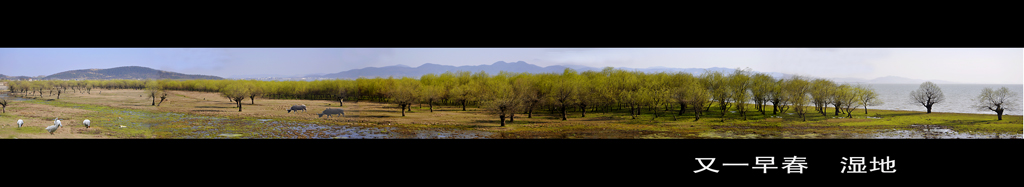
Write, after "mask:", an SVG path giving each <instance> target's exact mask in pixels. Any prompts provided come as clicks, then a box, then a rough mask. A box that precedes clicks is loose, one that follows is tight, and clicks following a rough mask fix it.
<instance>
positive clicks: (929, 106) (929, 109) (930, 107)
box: [924, 105, 932, 114]
mask: <svg viewBox="0 0 1024 187" xmlns="http://www.w3.org/2000/svg"><path fill="white" fill-rule="evenodd" d="M924 107H925V108H928V114H931V113H932V106H931V105H928V106H924Z"/></svg>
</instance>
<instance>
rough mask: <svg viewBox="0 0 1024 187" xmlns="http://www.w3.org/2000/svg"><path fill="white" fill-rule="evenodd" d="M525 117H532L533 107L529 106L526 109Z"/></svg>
mask: <svg viewBox="0 0 1024 187" xmlns="http://www.w3.org/2000/svg"><path fill="white" fill-rule="evenodd" d="M526 118H533V107H530V109H528V110H526Z"/></svg>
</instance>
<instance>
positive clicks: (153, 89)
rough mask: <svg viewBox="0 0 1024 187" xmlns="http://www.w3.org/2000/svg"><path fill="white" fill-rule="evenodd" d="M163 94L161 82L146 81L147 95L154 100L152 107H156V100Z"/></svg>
mask: <svg viewBox="0 0 1024 187" xmlns="http://www.w3.org/2000/svg"><path fill="white" fill-rule="evenodd" d="M162 92H163V87H161V86H160V83H159V82H157V81H152V80H151V81H146V95H147V96H149V98H153V104H151V105H152V106H156V98H157V97H159V96H158V95H160V94H161V93H162ZM160 102H163V99H161V100H160Z"/></svg>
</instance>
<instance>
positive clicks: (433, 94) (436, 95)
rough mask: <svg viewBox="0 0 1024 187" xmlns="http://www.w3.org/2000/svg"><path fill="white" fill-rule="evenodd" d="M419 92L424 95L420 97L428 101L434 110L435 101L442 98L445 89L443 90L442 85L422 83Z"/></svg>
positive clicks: (431, 109)
mask: <svg viewBox="0 0 1024 187" xmlns="http://www.w3.org/2000/svg"><path fill="white" fill-rule="evenodd" d="M419 93H420V95H421V96H422V97H420V98H421V99H423V100H424V101H426V102H427V107H429V108H430V112H434V101H437V100H438V99H440V98H441V95H442V94H444V90H441V87H440V86H436V85H422V86H420V90H419Z"/></svg>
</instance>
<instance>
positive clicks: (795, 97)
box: [783, 76, 811, 121]
mask: <svg viewBox="0 0 1024 187" xmlns="http://www.w3.org/2000/svg"><path fill="white" fill-rule="evenodd" d="M787 82H788V83H786V85H785V88H783V89H784V90H785V91H784V92H783V93H784V94H785V95H786V96H785V97H786V98H788V99H789V101H788V102H789V104H790V106H791V107H792V108H793V110H794V111H795V112H796V113H797V114H798V115H799V116H800V118H801V119H803V121H807V115H806V114H807V111H806V106H807V102H808V101H810V98H809V97H810V96H808V94H809V93H810V92H811V85H810V84H811V83H810V82H809V81H807V80H805V79H804V78H802V77H798V76H794V77H793V78H791V79H789V80H787Z"/></svg>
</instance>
